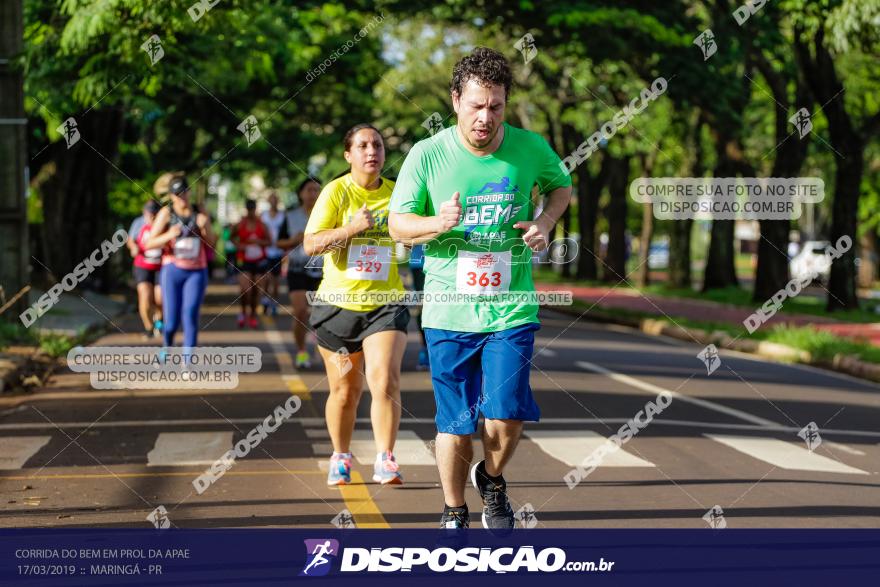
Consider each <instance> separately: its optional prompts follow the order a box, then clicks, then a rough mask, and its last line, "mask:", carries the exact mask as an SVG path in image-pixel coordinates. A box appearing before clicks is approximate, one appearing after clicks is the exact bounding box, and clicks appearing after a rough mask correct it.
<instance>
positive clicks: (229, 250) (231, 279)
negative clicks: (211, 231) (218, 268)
mask: <svg viewBox="0 0 880 587" xmlns="http://www.w3.org/2000/svg"><path fill="white" fill-rule="evenodd" d="M234 231H235V225H233V224H227V225H226V226H224V227H223V236H222V237H221V238H222V239H223V254H224V256H225V258H226V262H225V263H224V266H225V268H226V283H235V282H236V281H238V268H237V267H236V266H235V257H236V250H235V243H234V242H233V241H232V234H233V233H234Z"/></svg>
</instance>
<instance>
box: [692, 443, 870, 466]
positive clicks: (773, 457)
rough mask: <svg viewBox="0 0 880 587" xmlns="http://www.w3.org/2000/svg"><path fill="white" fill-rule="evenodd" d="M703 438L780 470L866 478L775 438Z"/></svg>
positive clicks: (836, 463) (840, 464) (841, 464)
mask: <svg viewBox="0 0 880 587" xmlns="http://www.w3.org/2000/svg"><path fill="white" fill-rule="evenodd" d="M704 436H706V437H707V438H710V439H712V440H714V441H716V442H720V443H721V444H723V445H725V446H728V447H730V448H732V449H734V450H737V451H739V452H741V453H744V454H747V455H749V456H750V457H752V458H755V459H758V460H760V461H764V462H765V463H770V464H771V465H774V466H776V467H779V468H780V469H789V470H794V471H823V472H827V473H851V474H857V475H868V474H869V473H868V472H867V471H862V470H861V469H856V468H855V467H850V466H849V465H845V464H843V463H841V462H838V461H835V460H834V459H830V458H828V457H825V456H822V455H819V454H816V453H815V452H811V451H809V450H808V449H807V448H806V447H803V446H798V445H796V444H794V443H792V442H785V441H784V440H778V439H776V438H761V437H754V436H735V435H731V434H704Z"/></svg>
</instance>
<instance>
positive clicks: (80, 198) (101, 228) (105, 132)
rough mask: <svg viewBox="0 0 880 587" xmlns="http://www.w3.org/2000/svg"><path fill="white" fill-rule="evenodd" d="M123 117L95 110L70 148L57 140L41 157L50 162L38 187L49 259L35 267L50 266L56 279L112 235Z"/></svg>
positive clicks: (100, 271) (84, 118) (81, 122)
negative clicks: (111, 187)
mask: <svg viewBox="0 0 880 587" xmlns="http://www.w3.org/2000/svg"><path fill="white" fill-rule="evenodd" d="M122 120H123V118H122V113H121V112H119V111H116V110H92V111H91V112H90V113H88V114H86V115H85V116H82V117H81V118H78V119H77V126H78V130H79V132H80V135H81V138H80V140H79V141H78V142H76V143H75V144H73V145H72V146H71V147H70V148H69V149H68V148H67V145H66V144H65V142H64V141H58V142H55V143H53V144H52V145H51V146H49V147H48V148H47V149H46V150H45V151H44V155H43V156H42V157H41V159H44V161H45V162H46V169H45V170H44V171H46V173H41V175H42V176H43V177H44V178H45V179H44V180H43V181H42V182H41V183H40V185H39V186H38V188H39V190H40V194H41V195H42V198H43V210H44V211H45V212H44V222H43V225H42V239H41V240H42V243H43V251H44V254H45V257H46V258H45V259H39V260H38V261H39V262H38V263H36V264H35V267H34V269H35V270H36V271H38V272H39V271H41V270H45V269H48V272H49V277H50V280H53V281H54V280H58V279H61V278H62V277H63V276H64V275H66V274H67V273H69V272H70V271H71V270H72V269H73V268H74V267H75V266H76V265H77V264H78V263H79V262H81V261H82V260H83V259H85V258H86V257H87V256H88V255H90V254H91V253H92V251H94V250H95V248H97V247H98V246H99V245H100V244H101V242H102V241H104V240H106V239H109V238H110V237H111V236H112V227H111V226H110V223H109V222H108V218H109V204H108V201H107V192H108V173H109V172H111V171H112V172H113V173H116V172H115V171H113V169H112V167H111V166H110V164H109V163H108V161H112V160H113V159H114V158H115V157H116V154H117V150H118V144H119V136H120V132H121V130H122ZM144 197H145V198H146V197H147V195H145V196H144ZM43 266H45V267H43ZM106 269H107V265H106V264H105V265H104V266H102V267H101V268H98V269H96V271H95V273H93V274H92V277H93V278H95V279H98V278H100V276H102V275H103V274H104V271H105V270H106Z"/></svg>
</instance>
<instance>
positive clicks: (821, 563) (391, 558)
mask: <svg viewBox="0 0 880 587" xmlns="http://www.w3.org/2000/svg"><path fill="white" fill-rule="evenodd" d="M543 577H547V578H549V579H550V580H552V581H553V582H554V585H562V584H565V585H587V584H597V585H645V584H647V583H649V582H660V583H661V584H667V583H673V582H674V584H675V585H701V586H707V585H713V586H714V585H744V584H748V585H750V587H751V586H756V585H768V584H779V585H798V586H799V587H801V586H804V585H820V584H826V585H827V584H828V583H838V584H843V583H842V582H844V581H860V582H862V583H860V584H865V585H867V584H876V582H877V580H878V577H880V530H873V529H871V530H736V529H726V530H711V529H705V530H665V529H664V530H660V529H658V530H604V529H578V530H546V529H540V530H539V529H532V530H517V531H514V532H512V533H511V534H509V535H507V536H495V535H493V534H490V533H489V532H487V531H484V530H469V531H467V532H462V531H445V530H407V529H400V530H358V529H345V530H337V529H333V530H325V529H312V530H309V529H295V530H294V529H291V530H287V529H266V530H250V529H248V530H234V529H217V530H187V529H168V530H152V529H150V530H102V529H83V530H67V529H66V530H50V529H16V530H13V529H7V530H0V584H2V585H34V586H37V585H196V584H200V585H205V584H214V583H216V584H220V585H259V584H278V585H284V584H288V583H294V582H304V583H307V582H309V581H314V582H316V583H318V584H321V585H335V584H354V583H355V582H357V584H358V585H365V584H366V585H372V584H376V585H378V584H380V582H381V584H388V583H389V582H391V583H394V584H397V585H409V584H411V583H412V581H415V580H418V581H430V582H432V584H440V582H441V581H442V582H448V581H449V580H454V581H455V582H456V586H458V585H478V584H479V585H486V584H487V581H489V582H491V584H492V585H496V584H497V585H505V586H506V585H526V584H532V585H533V584H534V581H535V580H536V579H538V578H543Z"/></svg>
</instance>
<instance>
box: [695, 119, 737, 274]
mask: <svg viewBox="0 0 880 587" xmlns="http://www.w3.org/2000/svg"><path fill="white" fill-rule="evenodd" d="M715 148H716V152H717V156H718V160H717V163H716V166H715V170H714V172H713V173H712V175H713V177H732V176H734V175H735V174H736V167H737V165H736V163H735V161H734V160H733V158H732V155H731V153H732V152H734V151H736V150H737V147H736V146H735V144H734V142H733V140H732V139H730V138H728V137H724V136H718V137H717V138H716V143H715ZM733 229H734V221H733V220H718V219H715V220H712V234H711V237H710V241H709V254H708V256H707V257H706V271H705V273H704V275H703V291H707V290H710V289H721V288H725V287H732V286H737V285H739V280H738V279H737V277H736V253H735V250H734V243H733Z"/></svg>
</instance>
